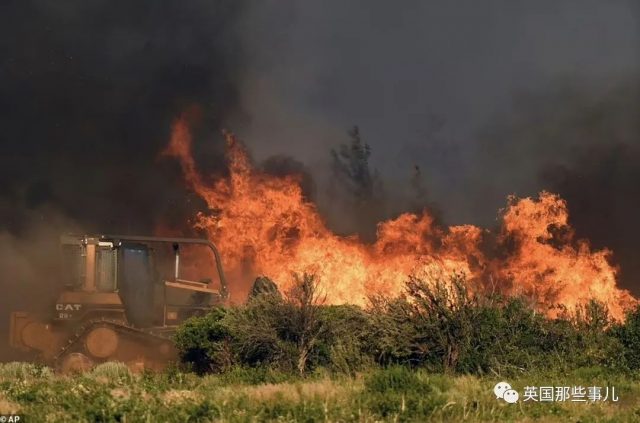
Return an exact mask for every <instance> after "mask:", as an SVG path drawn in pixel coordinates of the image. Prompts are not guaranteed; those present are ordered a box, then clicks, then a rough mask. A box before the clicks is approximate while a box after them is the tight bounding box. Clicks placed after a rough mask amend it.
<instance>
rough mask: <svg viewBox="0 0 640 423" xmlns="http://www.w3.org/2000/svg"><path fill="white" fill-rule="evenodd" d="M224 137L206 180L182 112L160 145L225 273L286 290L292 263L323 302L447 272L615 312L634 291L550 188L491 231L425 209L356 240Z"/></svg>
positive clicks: (387, 291)
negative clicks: (224, 164)
mask: <svg viewBox="0 0 640 423" xmlns="http://www.w3.org/2000/svg"><path fill="white" fill-rule="evenodd" d="M225 138H226V141H227V160H228V166H229V176H228V177H226V178H220V179H218V180H217V182H215V183H212V184H207V183H205V182H204V179H203V178H202V176H201V175H200V174H199V173H198V171H197V169H196V166H195V162H194V160H193V157H192V153H191V136H190V131H189V126H188V124H187V121H186V120H185V119H178V120H177V121H176V122H175V123H174V126H173V132H172V137H171V140H170V143H169V145H168V147H167V149H166V150H165V154H167V155H170V156H173V157H176V158H177V159H178V160H179V161H180V163H181V166H182V170H183V172H184V176H185V180H186V181H187V183H188V184H189V186H190V188H191V189H193V190H194V191H195V192H196V193H197V194H198V195H199V196H201V197H202V198H203V199H204V200H205V201H206V203H207V204H208V206H209V208H210V213H207V214H199V215H198V216H197V219H196V223H195V225H196V226H197V227H198V228H201V229H204V230H205V231H206V233H207V234H208V236H209V238H210V239H211V240H212V241H213V242H215V243H216V244H217V246H218V248H219V249H220V251H221V253H222V257H223V260H224V266H225V269H226V271H227V273H229V275H230V279H231V280H233V279H236V280H240V279H244V280H250V279H251V278H253V277H255V276H257V275H266V276H268V277H269V278H271V279H272V280H274V281H275V282H276V283H277V284H278V285H279V287H280V289H282V290H286V289H288V288H289V285H290V284H291V282H292V280H293V279H292V273H294V272H295V273H303V272H308V273H313V274H315V275H316V276H317V277H318V278H319V280H320V281H321V284H322V288H323V291H324V292H325V294H326V301H327V302H328V303H334V304H339V303H354V304H360V305H363V304H365V303H366V302H367V298H368V297H369V296H370V295H371V294H374V293H376V294H383V295H386V296H395V295H398V294H400V293H401V292H402V290H403V287H404V283H405V281H406V280H407V277H408V275H418V276H423V277H429V275H434V274H436V275H448V274H452V273H453V272H458V273H464V274H465V275H466V278H467V280H468V281H469V283H470V286H471V287H472V289H480V288H482V289H492V290H497V291H498V292H501V293H504V294H524V295H527V296H529V297H530V298H532V299H533V300H534V301H535V302H536V303H537V305H538V306H539V307H540V308H544V309H545V310H548V309H550V306H553V305H556V304H560V305H563V306H565V307H567V308H568V309H573V308H574V307H575V306H577V305H580V304H584V303H585V302H586V301H588V300H589V299H591V298H593V299H596V300H598V301H601V302H603V303H605V304H606V305H607V306H608V308H609V311H610V313H611V315H612V316H613V317H615V318H617V319H623V318H624V310H625V308H627V307H629V306H631V305H632V304H634V303H635V300H634V299H633V298H632V297H631V295H630V294H629V293H628V292H627V291H625V290H621V289H619V288H618V287H617V286H616V269H615V268H614V267H613V266H612V265H611V264H610V263H609V261H608V258H609V256H610V254H611V253H610V252H609V251H608V250H601V251H592V250H591V249H590V247H589V245H588V243H587V242H586V241H582V240H575V239H574V237H573V233H572V231H571V228H570V227H569V226H568V224H567V219H568V211H567V205H566V203H565V201H564V200H562V199H561V198H559V197H558V196H557V195H554V194H550V193H547V192H542V193H540V195H539V197H538V199H531V198H525V199H520V200H518V199H515V198H510V199H509V204H508V206H507V208H506V209H505V210H504V211H503V213H502V215H501V219H502V228H501V231H500V233H498V234H491V233H489V231H486V230H483V229H481V228H478V227H476V226H472V225H463V226H452V227H448V228H442V227H439V226H437V225H436V224H435V223H434V219H433V218H432V216H430V215H429V214H428V212H426V211H425V212H423V213H421V214H413V213H404V214H402V215H400V216H398V217H397V218H395V219H392V220H388V221H385V222H381V223H379V224H378V227H377V239H376V241H375V242H374V243H372V244H367V243H363V242H361V241H360V240H359V239H358V238H357V237H356V236H353V237H343V236H338V235H336V234H334V233H333V232H332V231H331V230H329V229H328V228H327V227H326V225H325V223H324V221H323V219H322V217H321V216H320V214H319V213H318V210H317V208H316V206H315V205H314V204H313V203H311V202H309V201H307V200H306V199H305V198H304V197H303V194H302V190H301V188H300V184H299V182H298V179H297V177H296V176H295V175H291V176H286V177H276V176H272V175H268V174H265V173H263V172H260V171H258V170H256V169H255V168H254V167H253V165H252V163H251V161H250V159H249V156H248V154H247V152H246V150H245V148H244V146H243V145H242V144H241V143H240V142H239V141H238V140H237V139H236V138H235V137H234V136H233V135H231V134H225ZM487 239H490V240H493V241H492V242H484V241H486V240H487ZM486 244H490V245H492V246H491V247H487V245H486ZM550 313H552V312H550Z"/></svg>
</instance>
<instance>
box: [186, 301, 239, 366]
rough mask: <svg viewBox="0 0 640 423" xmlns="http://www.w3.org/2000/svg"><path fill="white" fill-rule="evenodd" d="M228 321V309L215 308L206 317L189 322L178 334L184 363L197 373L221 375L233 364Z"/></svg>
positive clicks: (192, 319) (195, 318) (189, 320)
mask: <svg viewBox="0 0 640 423" xmlns="http://www.w3.org/2000/svg"><path fill="white" fill-rule="evenodd" d="M226 317H227V311H226V310H225V309H222V308H214V309H212V310H211V311H210V312H209V313H208V314H207V315H205V316H202V317H192V318H190V319H188V320H187V321H186V322H185V323H184V324H183V325H181V326H180V328H179V329H178V331H177V333H176V334H175V336H174V340H175V343H176V347H177V349H178V351H179V353H180V358H181V360H182V361H183V362H185V363H187V364H189V365H190V366H191V367H192V369H193V370H194V371H196V372H197V373H206V372H219V371H222V370H224V369H225V368H227V367H230V366H231V365H232V364H233V354H232V352H231V348H230V338H231V331H230V329H229V326H228V322H227V319H226Z"/></svg>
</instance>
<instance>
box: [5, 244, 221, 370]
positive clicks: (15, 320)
mask: <svg viewBox="0 0 640 423" xmlns="http://www.w3.org/2000/svg"><path fill="white" fill-rule="evenodd" d="M60 244H61V248H60V250H61V264H62V266H61V268H62V270H63V272H62V274H63V276H64V283H63V285H62V287H61V288H62V291H61V292H60V294H59V295H58V297H57V300H56V302H55V304H53V305H52V307H53V309H50V310H48V311H47V312H45V313H43V314H34V313H27V312H20V311H17V312H13V313H12V314H11V322H10V333H9V338H10V339H9V344H10V346H11V347H13V348H16V349H19V350H22V351H25V352H32V353H35V354H36V355H37V357H38V359H39V360H40V361H42V362H43V363H45V364H47V365H50V366H52V367H54V368H56V369H57V370H59V371H61V372H65V373H68V372H73V371H85V370H88V369H90V368H91V367H92V366H94V365H96V364H98V363H101V362H105V361H120V362H124V363H126V364H128V365H129V366H130V367H131V368H134V369H141V368H149V369H154V370H160V369H162V368H164V367H165V366H166V365H167V364H168V363H170V362H172V361H174V360H175V359H176V358H177V352H176V349H175V346H174V344H173V342H172V335H173V333H175V330H176V328H177V326H178V325H179V324H180V323H181V322H183V321H184V320H185V319H187V318H189V317H192V316H198V315H203V314H205V313H206V312H207V311H208V310H210V309H211V307H215V306H219V305H224V304H225V303H226V302H227V301H228V298H229V293H228V290H227V283H226V280H225V277H224V271H223V268H222V262H221V259H220V254H219V252H218V250H217V248H216V246H215V245H214V244H213V243H211V242H210V241H208V240H204V239H192V238H163V237H150V236H125V235H64V236H62V237H61V242H60Z"/></svg>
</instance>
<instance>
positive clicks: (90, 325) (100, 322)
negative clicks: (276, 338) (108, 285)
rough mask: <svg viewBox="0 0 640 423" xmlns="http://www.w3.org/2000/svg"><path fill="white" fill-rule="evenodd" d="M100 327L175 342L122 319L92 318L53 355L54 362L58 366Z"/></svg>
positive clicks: (142, 337)
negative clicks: (86, 337) (87, 336)
mask: <svg viewBox="0 0 640 423" xmlns="http://www.w3.org/2000/svg"><path fill="white" fill-rule="evenodd" d="M98 327H111V328H113V329H114V330H115V331H116V332H118V333H127V334H129V335H133V336H135V337H138V338H140V339H141V340H143V341H148V340H149V339H153V340H155V341H157V342H159V343H162V342H171V343H173V341H172V340H171V338H169V337H167V336H163V335H160V334H158V333H155V332H153V331H149V330H143V329H138V328H135V327H133V326H131V325H128V324H126V323H122V322H121V321H114V320H109V319H92V320H89V321H87V322H85V323H84V324H82V325H81V326H80V327H78V329H77V330H76V331H75V333H74V334H73V336H72V337H70V338H69V339H68V342H67V344H66V345H65V346H63V347H62V348H61V349H60V351H59V352H58V353H57V354H56V355H55V356H53V359H52V362H53V364H54V365H56V366H58V365H59V364H60V362H61V359H62V358H64V357H65V354H67V353H71V352H73V351H74V349H75V348H76V347H78V346H79V344H80V342H81V341H82V340H83V339H84V337H85V336H86V335H88V334H89V333H90V332H91V331H92V330H93V329H95V328H98Z"/></svg>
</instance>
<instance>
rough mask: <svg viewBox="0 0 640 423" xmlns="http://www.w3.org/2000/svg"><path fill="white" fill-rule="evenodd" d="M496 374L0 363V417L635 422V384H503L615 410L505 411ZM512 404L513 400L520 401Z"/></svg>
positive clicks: (632, 379) (542, 380)
mask: <svg viewBox="0 0 640 423" xmlns="http://www.w3.org/2000/svg"><path fill="white" fill-rule="evenodd" d="M501 380H502V378H500V377H497V376H484V377H477V376H470V375H466V376H465V375H459V376H448V375H443V374H430V373H427V372H425V371H423V370H409V369H407V368H403V367H392V368H388V369H386V370H372V371H369V372H364V373H359V374H357V375H356V376H355V377H344V376H335V375H332V374H329V373H323V372H316V373H315V374H313V375H311V376H310V377H307V378H304V379H302V378H299V377H296V376H290V375H286V374H280V373H276V372H269V371H266V370H251V369H249V370H248V369H234V370H231V371H230V372H228V373H227V374H224V375H208V376H196V375H194V374H188V373H181V372H178V371H168V372H166V373H162V374H151V373H143V374H131V373H129V372H128V370H127V369H126V368H124V367H123V366H121V365H119V364H117V363H108V364H104V365H101V366H99V367H97V368H96V369H94V370H93V371H92V372H90V373H86V374H82V375H77V376H58V375H54V374H52V373H51V372H50V371H49V370H48V369H46V368H42V367H38V366H34V365H31V364H24V363H8V364H2V365H0V414H3V413H16V412H19V413H22V414H23V415H24V416H26V417H27V418H28V421H38V422H94V421H96V422H112V421H121V422H139V421H140V422H147V421H148V422H185V421H188V422H208V421H223V422H227V421H228V422H255V421H283V422H298V421H302V422H312V421H332V422H333V421H357V422H374V421H394V422H395V421H436V422H439V421H442V422H445V421H500V422H505V421H518V422H520V421H525V422H526V421H542V422H564V421H580V422H599V421H612V422H618V421H620V422H624V421H638V419H640V395H639V394H640V376H638V377H636V376H635V375H632V374H629V375H615V374H611V373H609V372H608V371H607V370H605V369H602V368H582V369H578V370H575V371H572V372H567V373H564V374H560V373H557V372H556V373H549V374H534V375H522V376H520V377H517V378H511V379H509V380H508V382H510V383H511V385H512V386H513V387H514V388H515V389H516V390H518V392H520V395H521V396H522V393H523V391H524V387H525V386H547V385H557V386H565V385H569V386H573V385H583V386H593V385H596V386H606V385H609V386H615V388H616V392H617V394H618V395H619V397H620V401H619V402H615V403H614V402H611V401H609V402H601V403H572V402H564V403H533V402H522V401H521V402H519V403H517V404H507V403H505V402H502V401H498V400H497V399H496V398H495V396H494V394H493V386H494V385H495V383H497V382H499V381H501ZM521 400H522V397H521Z"/></svg>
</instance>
